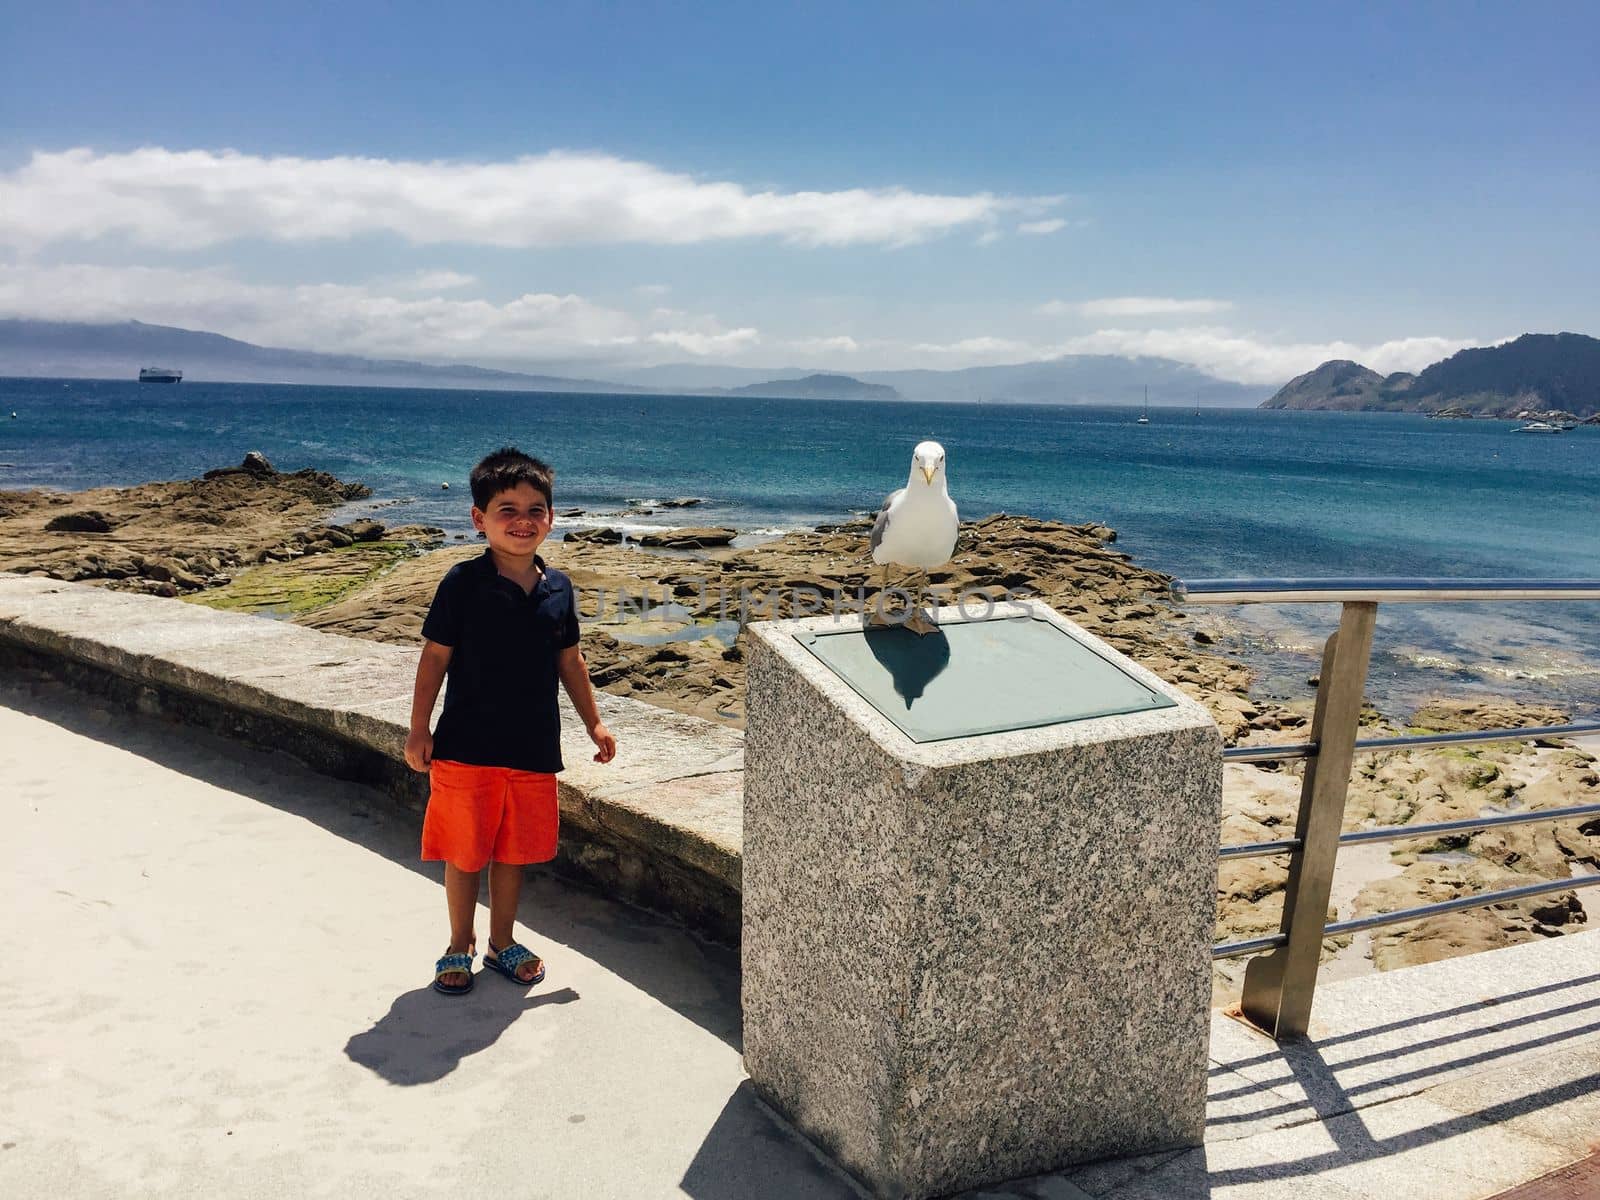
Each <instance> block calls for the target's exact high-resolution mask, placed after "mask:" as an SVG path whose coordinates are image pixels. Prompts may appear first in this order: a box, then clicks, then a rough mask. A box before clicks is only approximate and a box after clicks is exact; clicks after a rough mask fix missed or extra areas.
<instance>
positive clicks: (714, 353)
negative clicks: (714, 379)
mask: <svg viewBox="0 0 1600 1200" xmlns="http://www.w3.org/2000/svg"><path fill="white" fill-rule="evenodd" d="M649 340H650V342H651V343H652V344H654V345H657V346H671V347H672V348H674V349H677V350H685V351H687V352H688V353H690V354H693V355H694V356H695V357H696V358H726V357H728V356H729V355H731V354H737V353H739V352H740V351H741V350H748V349H750V348H751V347H753V346H755V345H756V344H757V343H758V342H760V341H761V335H760V333H758V332H757V331H756V330H754V329H729V330H726V331H724V332H722V333H698V332H695V331H693V330H688V329H674V330H669V331H667V332H661V333H652V334H651V335H650V337H649Z"/></svg>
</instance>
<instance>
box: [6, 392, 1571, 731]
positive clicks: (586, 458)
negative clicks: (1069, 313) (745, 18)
mask: <svg viewBox="0 0 1600 1200" xmlns="http://www.w3.org/2000/svg"><path fill="white" fill-rule="evenodd" d="M12 410H15V411H16V412H17V414H18V416H17V419H16V420H8V419H3V417H0V462H4V463H6V464H7V465H6V466H4V467H0V487H7V488H17V487H36V486H46V487H54V488H62V489H75V488H81V487H88V486H93V485H97V484H108V483H112V484H127V483H135V482H140V481H143V480H149V479H164V478H180V477H186V476H192V475H195V474H198V473H199V472H201V471H203V470H206V469H209V468H211V467H215V466H219V465H224V464H230V463H234V462H237V461H238V460H239V459H240V458H242V457H243V455H244V453H245V452H246V451H247V450H260V451H261V452H262V453H264V454H266V455H267V457H268V458H270V459H271V460H272V461H273V462H274V464H276V465H277V466H278V467H280V468H281V469H287V470H292V469H295V468H298V467H302V466H315V467H318V468H321V469H324V470H328V471H331V472H333V473H334V474H336V475H339V476H341V477H343V478H347V479H360V480H362V481H364V482H366V483H368V484H369V485H371V486H372V488H373V489H374V492H375V495H374V497H373V503H377V502H381V501H399V502H400V503H395V504H391V505H390V506H388V507H386V508H385V509H384V510H383V513H382V518H383V519H384V520H385V521H386V522H388V523H391V524H393V523H399V522H401V521H426V522H429V523H432V524H437V525H442V526H444V527H445V528H447V529H449V530H451V531H452V532H459V531H465V530H466V529H467V528H468V522H467V514H466V509H467V506H468V504H469V503H470V499H469V497H468V496H467V494H466V490H465V478H466V473H467V471H468V469H469V468H470V467H471V465H472V463H473V462H475V461H476V460H477V459H478V458H479V457H481V456H482V454H483V453H485V452H486V451H487V450H489V449H492V448H494V447H495V446H498V445H500V444H502V443H507V442H510V443H514V444H516V445H519V446H521V447H523V448H524V449H527V450H529V451H532V452H534V453H537V454H540V455H541V456H543V457H545V458H547V459H549V461H551V462H552V463H553V464H554V465H555V466H556V468H557V472H558V477H557V497H556V503H557V507H558V509H563V508H569V507H580V508H584V509H586V510H588V512H587V514H586V516H585V517H583V518H579V519H577V521H576V522H574V523H589V522H595V523H608V524H616V523H625V524H636V525H644V524H652V523H655V524H669V523H673V521H674V519H675V520H676V522H677V523H680V524H681V523H685V522H693V523H695V524H730V525H734V526H737V527H739V528H742V529H747V530H780V529H792V528H800V527H807V526H811V525H815V524H818V523H823V522H829V521H836V520H839V519H840V518H841V517H843V516H845V515H847V514H849V513H852V512H862V511H871V510H874V509H876V507H877V505H878V503H879V502H880V501H881V500H882V497H883V495H884V494H885V493H886V492H887V491H889V490H892V489H893V488H895V487H898V486H900V485H901V484H902V483H903V482H904V479H905V475H906V472H907V469H908V464H909V460H910V453H911V448H912V446H913V445H915V443H916V442H917V441H919V440H921V439H923V438H934V439H936V440H938V441H940V442H942V443H943V444H944V446H945V449H946V452H947V455H948V463H949V478H950V486H951V492H952V495H954V497H955V499H956V501H957V503H958V505H959V506H960V508H961V511H962V513H963V515H964V516H968V517H972V516H980V515H983V514H985V513H989V512H995V511H1007V512H1014V513H1029V514H1032V515H1035V516H1040V517H1049V518H1057V519H1061V520H1066V521H1086V520H1093V521H1102V522H1104V523H1106V524H1108V525H1111V526H1113V527H1114V528H1116V529H1117V530H1118V532H1119V534H1120V542H1119V544H1120V545H1121V546H1122V547H1123V548H1125V549H1126V550H1128V551H1129V552H1130V553H1132V554H1134V555H1135V556H1136V557H1137V558H1138V560H1139V561H1140V562H1141V563H1144V564H1147V565H1149V566H1152V567H1155V568H1156V569H1158V570H1161V571H1165V572H1168V573H1171V574H1174V575H1178V576H1188V577H1200V576H1215V575H1272V576H1277V575H1297V574H1299V575H1440V576H1519V577H1539V576H1546V577H1566V578H1572V577H1584V578H1600V531H1597V524H1600V427H1586V428H1580V429H1577V430H1574V431H1572V432H1571V433H1568V434H1564V435H1559V436H1552V437H1541V436H1537V435H1513V434H1512V433H1511V432H1510V430H1511V428H1512V425H1511V424H1510V423H1507V422H1500V421H1433V420H1428V419H1426V418H1424V417H1419V416H1411V415H1406V414H1388V413H1296V412H1264V411H1259V410H1237V409H1212V410H1206V411H1203V412H1200V413H1196V412H1195V411H1194V410H1192V409H1188V410H1177V409H1162V408H1158V409H1155V410H1152V413H1151V423H1150V424H1149V425H1146V426H1141V425H1138V424H1135V422H1134V417H1135V416H1136V414H1135V413H1134V412H1133V411H1132V410H1130V409H1113V408H1086V407H1040V406H1000V405H983V406H973V405H932V404H877V405H866V404H847V403H838V402H816V401H799V400H750V399H745V398H739V399H732V398H721V397H694V396H578V395H564V394H557V393H506V392H486V393H483V394H482V395H474V394H473V393H471V392H462V391H425V390H405V389H379V388H319V387H287V386H270V385H247V384H203V383H183V384H179V385H176V386H173V387H157V386H154V385H145V386H141V385H139V384H136V383H122V382H94V381H81V380H73V381H61V380H53V381H51V380H0V414H4V415H6V416H8V415H9V413H10V412H11V411H12ZM446 481H448V482H449V483H450V484H451V486H452V490H451V491H449V492H445V491H442V490H441V489H440V486H439V485H440V484H441V483H442V482H446ZM672 496H702V497H705V498H706V503H705V504H704V505H703V506H701V507H698V508H695V509H693V510H690V512H689V513H686V514H683V515H680V516H678V517H676V518H673V517H672V516H671V515H670V514H662V513H657V514H655V515H654V516H634V517H627V518H622V519H620V522H619V517H618V516H617V515H616V514H617V513H618V511H619V510H621V509H624V508H626V507H627V506H628V503H629V502H630V501H634V500H648V499H660V498H666V497H672ZM366 507H370V505H368V506H366ZM1227 611H1228V612H1229V614H1230V615H1231V616H1233V617H1236V618H1241V619H1242V632H1241V633H1240V634H1239V635H1238V637H1237V638H1236V639H1235V643H1234V648H1235V649H1237V650H1239V651H1240V652H1242V653H1244V654H1245V655H1246V656H1247V657H1249V658H1250V659H1251V661H1252V663H1253V664H1255V665H1256V666H1257V667H1258V668H1259V669H1260V670H1261V671H1262V672H1263V676H1264V681H1265V683H1266V684H1267V685H1268V690H1277V691H1281V692H1285V693H1287V692H1292V691H1296V690H1299V691H1303V690H1304V686H1303V676H1304V675H1305V673H1306V667H1307V664H1308V663H1309V661H1310V660H1309V657H1307V656H1308V655H1309V654H1310V652H1311V644H1312V642H1313V641H1314V640H1316V639H1320V637H1321V636H1322V633H1323V632H1324V631H1326V629H1328V628H1330V627H1331V623H1332V621H1333V619H1334V617H1333V611H1332V610H1331V609H1329V608H1326V607H1324V606H1315V607H1307V608H1303V609H1297V610H1294V611H1283V610H1261V609H1249V610H1246V609H1230V610H1227ZM1597 615H1600V609H1597V607H1596V606H1594V605H1573V604H1567V605H1557V604H1544V605H1533V604H1527V605H1520V606H1516V607H1515V608H1505V607H1492V606H1483V605H1472V606H1460V605H1457V606H1449V607H1433V606H1430V607H1427V608H1422V607H1413V608H1407V609H1403V610H1402V609H1400V608H1399V607H1395V608H1386V609H1385V610H1383V617H1382V619H1381V622H1380V634H1379V646H1380V653H1379V655H1378V657H1377V658H1376V659H1375V662H1374V687H1375V689H1376V690H1378V691H1379V692H1380V693H1381V694H1383V695H1385V696H1388V697H1390V698H1392V699H1395V700H1397V701H1398V700H1404V699H1409V698H1415V697H1417V696H1420V695H1422V694H1424V693H1426V692H1430V691H1455V692H1462V691H1467V690H1472V689H1474V688H1481V689H1487V690H1491V691H1496V692H1502V693H1504V692H1510V693H1513V694H1522V695H1528V696H1534V695H1537V696H1541V697H1546V698H1548V697H1550V696H1555V697H1557V698H1561V699H1564V700H1566V701H1567V702H1569V703H1572V704H1575V705H1578V706H1585V705H1586V706H1587V707H1588V708H1589V709H1591V710H1592V709H1593V708H1594V707H1596V705H1597V702H1600V676H1597V675H1596V673H1595V672H1596V669H1597V667H1600V662H1597V659H1600V656H1597V655H1596V654H1595V653H1594V652H1593V651H1591V650H1590V647H1589V642H1590V639H1591V636H1592V632H1593V629H1594V622H1595V620H1596V617H1597ZM1285 646H1287V647H1288V648H1289V653H1288V654H1283V653H1273V654H1270V655H1269V653H1268V652H1269V651H1272V650H1274V649H1275V648H1280V649H1281V648H1282V647H1285Z"/></svg>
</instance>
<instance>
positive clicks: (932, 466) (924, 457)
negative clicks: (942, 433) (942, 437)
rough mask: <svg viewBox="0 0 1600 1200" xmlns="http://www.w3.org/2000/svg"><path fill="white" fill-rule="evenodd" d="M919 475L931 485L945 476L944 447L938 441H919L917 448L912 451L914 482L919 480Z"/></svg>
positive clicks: (912, 476)
mask: <svg viewBox="0 0 1600 1200" xmlns="http://www.w3.org/2000/svg"><path fill="white" fill-rule="evenodd" d="M918 475H921V476H922V481H923V482H924V483H926V484H928V485H929V486H932V484H933V481H934V480H935V479H943V478H944V447H943V446H941V445H939V443H938V442H918V443H917V448H916V449H915V450H913V451H912V452H911V482H912V483H915V482H916V481H917V476H918Z"/></svg>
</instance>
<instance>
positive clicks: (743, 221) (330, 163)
mask: <svg viewBox="0 0 1600 1200" xmlns="http://www.w3.org/2000/svg"><path fill="white" fill-rule="evenodd" d="M1061 200H1062V198H1061V197H1054V196H1037V197H1006V196H996V195H994V194H992V193H989V192H975V193H972V194H970V195H938V194H933V193H923V192H913V191H908V190H907V189H905V188H899V187H888V188H847V189H844V190H841V191H831V192H819V191H795V192H777V191H761V192H752V191H748V190H747V189H745V188H744V187H743V186H741V185H739V184H737V183H731V182H725V181H710V180H700V179H696V178H694V177H693V176H690V175H685V174H681V173H676V172H672V171H667V170H664V169H663V168H661V167H657V166H654V165H652V164H650V163H644V162H630V161H628V160H625V159H620V158H615V157H613V156H611V155H606V154H599V153H574V152H568V151H552V152H550V153H548V154H541V155H530V156H525V157H522V158H517V159H514V160H511V161H509V162H489V163H472V162H443V161H431V162H409V161H397V160H390V159H382V158H350V157H338V158H321V159H313V158H295V157H287V156H285V157H273V158H269V157H263V156H260V155H253V154H241V153H239V152H238V151H235V150H222V151H211V150H181V151H179V150H168V149H164V148H162V147H147V148H144V149H140V150H133V151H128V152H125V153H116V154H100V153H96V152H95V151H94V150H91V149H88V148H81V147H80V148H77V149H72V150H65V151H59V152H44V151H36V152H35V153H34V154H33V157H32V158H31V159H30V160H29V161H28V162H27V163H26V164H24V165H23V166H21V167H19V168H17V169H16V170H14V171H11V172H9V173H6V174H0V212H4V213H5V214H6V218H5V222H4V224H3V225H0V241H3V242H5V243H9V244H11V245H14V246H18V247H21V248H23V249H30V248H36V247H39V246H42V245H47V244H50V243H53V242H59V241H64V240H81V239H91V238H99V237H125V238H127V239H130V240H131V241H133V242H136V243H139V244H142V245H146V246H157V247H163V248H168V249H197V248H201V247H206V246H214V245H218V244H220V243H224V242H228V241H232V240H234V239H238V238H265V239H269V240H273V241H283V242H305V241H315V240H319V239H340V238H353V237H359V236H362V235H367V234H390V235H393V236H397V237H399V238H402V239H404V240H405V241H407V242H410V243H412V244H414V245H435V244H440V243H469V244H475V245H488V246H504V247H538V246H566V245H578V244H594V243H615V242H645V243H653V244H661V245H688V244H692V243H697V242H709V241H719V240H726V239H732V238H777V239H780V240H783V241H787V242H791V243H796V244H800V245H811V246H851V245H886V246H900V245H908V244H912V243H915V242H921V241H926V240H928V239H929V238H934V237H938V236H941V235H943V234H947V233H950V232H952V231H954V230H957V229H961V228H965V227H977V228H980V229H982V228H987V227H992V226H993V225H994V223H995V221H996V220H997V219H998V218H999V217H1000V216H1001V215H1002V214H1005V213H1017V214H1019V215H1025V216H1034V217H1038V216H1041V215H1042V214H1044V213H1047V212H1048V211H1049V210H1050V209H1052V208H1054V207H1056V206H1057V205H1059V204H1060V203H1061Z"/></svg>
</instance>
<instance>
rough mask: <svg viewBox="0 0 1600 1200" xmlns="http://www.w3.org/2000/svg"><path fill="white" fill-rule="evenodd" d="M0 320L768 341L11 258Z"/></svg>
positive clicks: (598, 309)
mask: <svg viewBox="0 0 1600 1200" xmlns="http://www.w3.org/2000/svg"><path fill="white" fill-rule="evenodd" d="M0 317H26V318H34V319H39V320H56V321H99V322H104V321H126V320H139V321H146V322H149V323H151V324H158V325H178V326H182V327H184V328H189V329H205V330H210V331H213V332H217V333H223V334H226V335H228V336H230V337H236V338H242V339H244V340H246V341H250V342H256V343H258V344H262V345H268V346H284V347H289V348H294V349H306V350H321V351H326V352H330V353H343V354H367V355H374V356H377V357H384V358H424V359H427V358H433V359H456V360H469V361H470V360H472V359H497V360H530V361H532V360H537V359H540V358H552V357H585V356H592V357H599V358H605V357H629V358H641V357H647V356H648V355H647V352H646V349H645V348H646V347H647V346H650V345H656V346H665V347H675V348H678V349H682V350H687V351H689V352H690V353H694V354H697V355H724V354H728V353H733V352H734V351H736V350H738V349H739V348H741V347H744V346H748V345H751V344H753V343H754V342H755V341H757V340H758V339H759V334H758V333H757V331H756V330H754V329H736V330H731V331H725V330H723V329H722V328H721V326H720V325H719V324H718V323H717V322H716V320H715V318H713V317H709V316H701V317H691V316H688V315H687V314H684V313H682V312H667V313H651V314H648V315H643V316H641V315H638V314H633V313H628V312H625V311H622V310H619V309H614V308H608V307H605V306H603V305H599V304H595V303H592V302H591V301H588V300H586V299H584V298H583V297H581V296H575V295H555V294H551V293H543V292H529V293H526V294H524V295H521V296H518V297H516V298H515V299H512V300H508V301H505V302H502V303H495V302H492V301H488V300H483V299H474V298H468V297H443V296H438V295H416V294H409V293H407V292H406V290H405V289H403V288H402V289H396V288H394V287H392V286H387V285H384V284H382V283H375V284H364V285H363V284H354V285H352V284H331V283H323V284H303V285H298V286H278V285H263V284H253V283H247V282H244V281H242V280H239V279H237V278H235V277H233V276H232V275H230V274H228V273H227V272H225V271H220V270H195V271H183V270H174V269H170V268H159V267H102V266H89V265H71V266H54V267H35V266H29V265H26V264H20V265H17V264H13V265H7V264H3V263H0ZM656 357H659V355H657V356H656Z"/></svg>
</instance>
